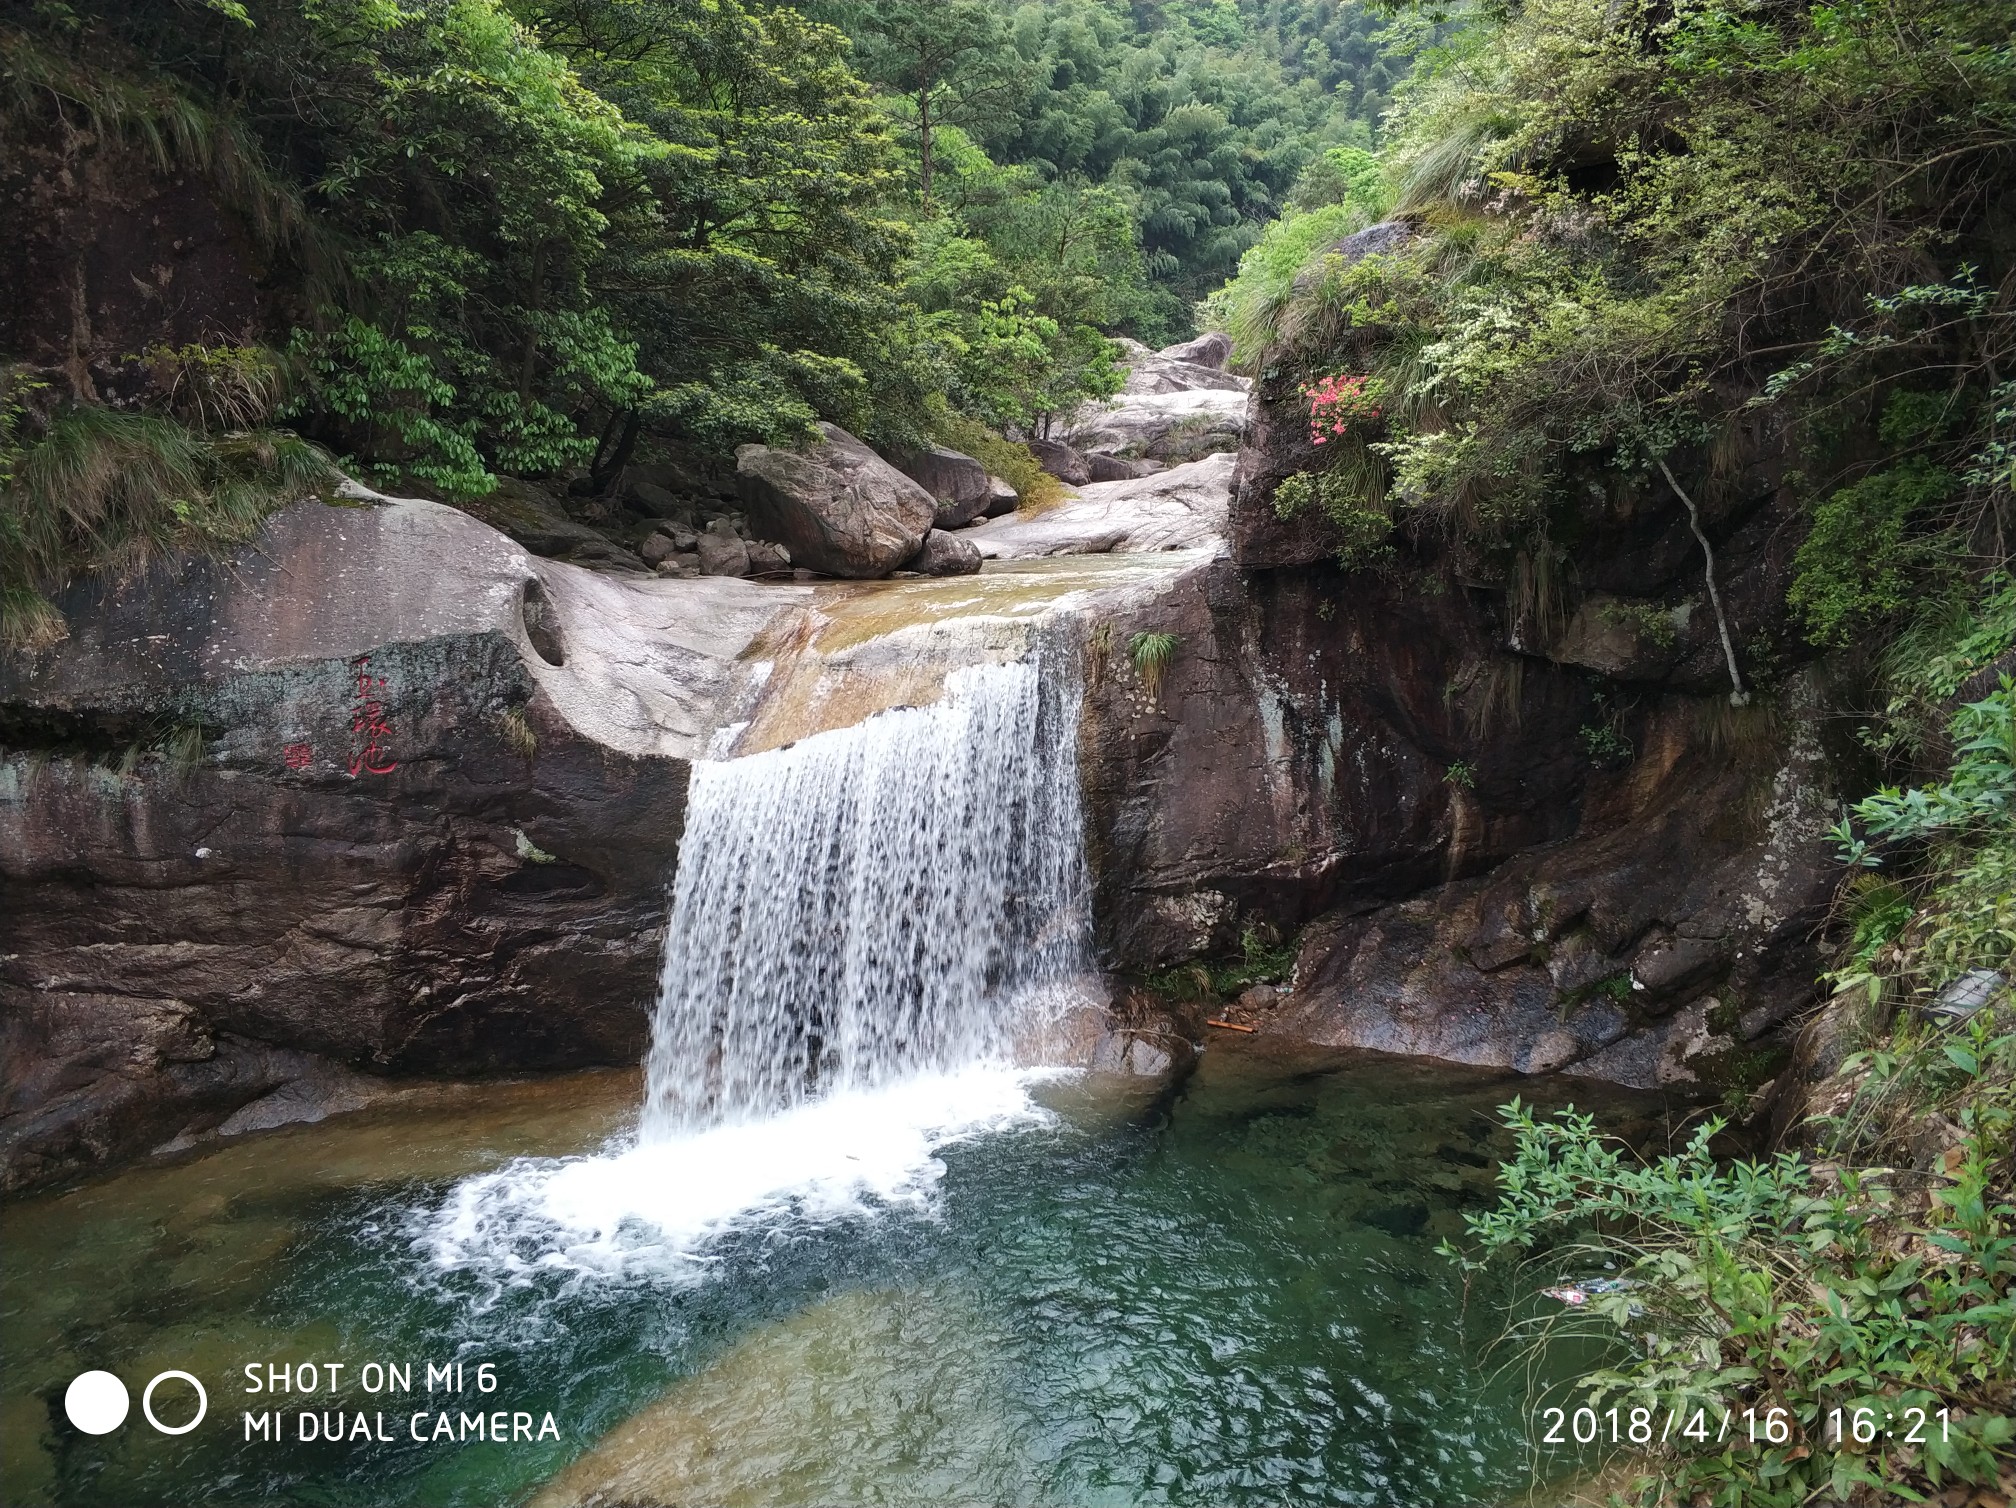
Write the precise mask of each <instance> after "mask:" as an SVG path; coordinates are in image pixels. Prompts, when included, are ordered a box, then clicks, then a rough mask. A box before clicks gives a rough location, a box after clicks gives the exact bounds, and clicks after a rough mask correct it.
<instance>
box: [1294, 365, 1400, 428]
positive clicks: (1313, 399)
mask: <svg viewBox="0 0 2016 1508" xmlns="http://www.w3.org/2000/svg"><path fill="white" fill-rule="evenodd" d="M1385 392H1386V390H1385V384H1384V383H1382V382H1380V380H1379V379H1378V378H1376V377H1358V376H1353V375H1352V374H1350V373H1348V372H1338V373H1334V374H1333V375H1331V376H1328V377H1318V378H1317V379H1316V380H1315V381H1314V382H1305V383H1303V384H1302V396H1303V397H1305V398H1307V399H1308V400H1309V443H1310V444H1312V445H1327V444H1328V443H1329V442H1330V441H1331V440H1332V439H1333V438H1335V437H1339V436H1343V435H1348V434H1349V433H1350V432H1351V429H1352V426H1353V425H1368V426H1369V425H1371V424H1373V423H1376V422H1377V421H1378V418H1379V415H1380V414H1381V412H1383V410H1382V409H1381V408H1380V400H1381V399H1383V398H1384V397H1385Z"/></svg>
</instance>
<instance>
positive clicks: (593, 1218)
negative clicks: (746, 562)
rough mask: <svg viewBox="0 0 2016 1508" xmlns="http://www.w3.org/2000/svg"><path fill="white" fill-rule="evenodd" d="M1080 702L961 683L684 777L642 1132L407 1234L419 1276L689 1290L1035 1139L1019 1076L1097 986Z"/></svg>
mask: <svg viewBox="0 0 2016 1508" xmlns="http://www.w3.org/2000/svg"><path fill="white" fill-rule="evenodd" d="M1078 701H1079V693H1078V688H1077V682H1076V679H1075V677H1072V676H1057V675H1045V674H1043V666H1042V665H1041V664H1040V663H1038V662H1036V661H1025V662H1022V663H1016V664H1006V665H997V664H988V663H983V664H977V665H969V666H967V667H965V668H962V669H960V670H957V671H954V672H952V673H951V674H950V675H948V676H947V677H946V678H945V694H944V696H943V698H942V699H941V700H939V701H938V702H935V703H933V704H932V705H931V706H928V707H903V708H897V709H895V710H893V711H888V712H883V713H881V714H879V715H877V716H875V717H872V718H869V719H868V720H867V721H865V722H862V723H858V724H856V725H854V726H852V727H849V728H842V729H839V730H836V731H833V732H827V733H819V734H815V735H813V736H811V737H809V738H805V739H802V740H801V741H799V742H798V743H796V744H793V745H789V746H787V747H784V748H780V749H774V750H770V751H768V752H766V753H761V754H751V755H747V756H744V757H743V758H740V759H726V760H707V761H700V762H696V763H695V765H694V767H693V779H692V785H691V788H690V790H689V793H688V800H687V818H686V832H685V835H684V837H683V838H682V839H681V842H680V851H679V871H678V875H677V878H676V879H675V881H674V884H673V890H672V902H671V919H670V925H669V928H668V932H667V938H666V944H665V961H664V967H663V969H662V971H661V975H660V981H659V989H658V1005H657V1013H656V1016H655V1018H654V1020H653V1025H652V1042H651V1052H650V1056H649V1058H648V1059H647V1060H646V1064H645V1106H644V1114H643V1118H642V1121H641V1123H640V1125H639V1127H638V1131H637V1134H636V1136H635V1137H634V1138H630V1137H619V1138H618V1139H617V1140H615V1141H613V1142H611V1143H610V1144H609V1145H608V1146H606V1147H604V1148H603V1149H602V1150H600V1151H599V1152H596V1153H592V1154H589V1155H585V1156H577V1157H566V1158H536V1157H535V1158H515V1159H513V1160H512V1161H511V1162H509V1163H507V1164H505V1165H504V1166H503V1167H502V1168H499V1169H497V1170H495V1171H494V1172H488V1173H480V1174H476V1175H473V1176H471V1177H469V1178H465V1179H463V1180H462V1181H461V1182H460V1183H459V1184H457V1185H456V1186H455V1188H454V1189H453V1190H452V1191H450V1193H449V1194H448V1196H447V1197H446V1199H444V1200H443V1201H441V1202H440V1203H439V1204H431V1203H430V1204H429V1205H428V1206H426V1207H423V1208H420V1209H417V1210H415V1211H414V1212H413V1213H412V1217H411V1218H412V1226H411V1237H412V1239H413V1241H414V1244H415V1245H416V1247H418V1248H419V1249H420V1250H421V1251H423V1252H425V1253H426V1255H427V1256H428V1258H429V1270H430V1271H432V1272H437V1273H453V1272H475V1273H478V1274H480V1275H481V1276H482V1277H483V1279H484V1281H485V1283H486V1284H488V1285H490V1286H489V1288H488V1293H489V1294H490V1295H491V1297H489V1298H486V1299H485V1300H484V1302H486V1303H487V1302H491V1301H493V1299H494V1296H495V1295H498V1294H501V1293H503V1292H505V1291H506V1290H507V1289H509V1288H512V1287H517V1286H521V1285H525V1284H532V1283H542V1282H550V1281H553V1280H556V1279H558V1280H563V1281H574V1280H576V1279H579V1278H585V1277H590V1276H593V1275H598V1274H602V1275H608V1274H634V1273H638V1272H651V1273H655V1274H657V1275H659V1276H660V1277H662V1278H668V1279H672V1280H675V1281H680V1282H696V1281H701V1280H702V1279H703V1278H704V1275H705V1274H706V1273H707V1271H708V1270H709V1267H708V1258H707V1257H706V1255H705V1249H706V1248H707V1246H708V1244H709V1243H711V1242H713V1241H715V1240H716V1239H718V1238H719V1237H720V1236H721V1235H722V1234H723V1233H724V1232H726V1231H729V1230H732V1229H736V1228H744V1227H748V1226H749V1225H751V1224H752V1223H760V1222H766V1221H777V1220H793V1221H815V1222H817V1221H825V1220H833V1219H854V1218H874V1217H876V1216H877V1215H878V1214H879V1213H881V1212H885V1211H889V1210H894V1209H900V1208H909V1207H916V1206H918V1205H921V1204H923V1203H925V1202H926V1201H928V1199H929V1197H930V1195H931V1190H932V1189H933V1188H934V1187H935V1186H936V1184H937V1182H938V1180H939V1179H940V1178H941V1177H942V1176H943V1175H944V1172H945V1164H944V1162H943V1161H942V1160H941V1159H940V1157H939V1155H938V1154H939V1153H940V1151H941V1150H942V1149H944V1148H945V1147H947V1146H949V1145H951V1144H953V1143H955V1142H958V1141H961V1140H964V1139H966V1138H968V1137H971V1136H976V1135H981V1134H986V1133H990V1132H999V1131H1006V1130H1008V1129H1010V1128H1013V1127H1017V1126H1029V1125H1035V1124H1043V1123H1045V1122H1046V1121H1047V1119H1048V1114H1049V1113H1048V1112H1047V1111H1045V1110H1043V1109H1042V1108H1041V1107H1040V1106H1039V1105H1037V1104H1036V1102H1035V1101H1034V1100H1033V1099H1032V1098H1031V1096H1030V1093H1029V1089H1030V1086H1031V1084H1032V1082H1033V1080H1034V1079H1035V1078H1036V1077H1038V1076H1040V1070H1032V1069H1031V1068H1029V1067H1025V1066H1017V1065H1018V1062H1019V1063H1021V1064H1027V1063H1029V1062H1030V1061H1031V1059H1032V1058H1033V1059H1035V1060H1036V1061H1039V1062H1040V1061H1041V1046H1040V1041H1041V1037H1042V1035H1043V1028H1044V1027H1045V1026H1046V1025H1049V1024H1051V1023H1053V1022H1054V1021H1056V1020H1057V1019H1058V1018H1059V1017H1060V1016H1061V1015H1062V1014H1063V1012H1064V1011H1065V1010H1066V1009H1067V1008H1068V1007H1069V1006H1070V1005H1072V1004H1074V1003H1077V1002H1078V1001H1079V1000H1080V999H1082V998H1084V997H1083V996H1082V995H1081V993H1080V990H1079V989H1077V988H1074V984H1075V983H1078V982H1079V981H1081V976H1084V975H1085V974H1087V973H1088V972H1089V968H1090V964H1089V959H1090V947H1089V942H1088V934H1089V919H1088V913H1089V894H1090V885H1089V882H1088V880H1087V876H1086V868H1085V857H1084V849H1083V842H1082V827H1081V823H1080V818H1079V810H1078V767H1077V752H1076V742H1077V733H1078ZM1032 1042H1035V1043H1037V1044H1038V1045H1037V1046H1036V1048H1035V1050H1034V1051H1033V1052H1032V1051H1030V1050H1028V1048H1029V1044H1031V1043H1032ZM1018 1049H1021V1050H1020V1051H1018Z"/></svg>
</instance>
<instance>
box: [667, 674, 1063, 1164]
mask: <svg viewBox="0 0 2016 1508" xmlns="http://www.w3.org/2000/svg"><path fill="white" fill-rule="evenodd" d="M1076 702H1077V698H1076V696H1075V695H1072V694H1068V693H1060V691H1059V689H1058V688H1057V686H1056V685H1055V682H1054V681H1053V680H1046V678H1045V677H1043V676H1042V675H1041V674H1039V669H1038V666H1037V664H1035V663H1034V662H1023V663H1020V664H1009V665H977V666H971V667H968V668H966V669H964V670H960V671H956V672H954V673H953V674H952V675H951V676H949V677H947V679H946V683H945V696H944V699H943V700H942V701H939V702H938V703H936V704H934V705H932V706H928V707H906V708H899V709H896V710H893V711H889V712H884V713H882V714H881V715H879V716H877V717H873V718H870V719H869V720H868V721H866V722H864V723H861V724H859V725H857V726H855V727H852V728H844V729H840V730H838V731H836V732H831V733H824V734H820V735H818V736H817V737H814V738H810V739H807V740H805V741H804V742H802V743H799V744H795V745H792V746H790V747H787V748H782V749H775V750H771V751H769V752H767V753H762V754H755V755H750V756H748V757H746V758H742V759H732V760H725V761H718V762H703V763H701V764H697V765H695V767H694V770H693V779H692V785H691V787H690V790H689V793H688V797H687V825H686V834H685V837H684V839H683V840H682V841H681V844H680V859H679V872H678V879H677V881H676V884H675V887H674V891H673V900H672V914H671V921H670V926H669V929H668V936H667V940H666V946H665V963H664V970H663V974H662V977H661V979H660V981H659V989H658V1009H657V1015H656V1019H655V1021H654V1024H653V1038H652V1047H651V1055H650V1059H649V1062H648V1068H647V1098H646V1103H645V1110H644V1120H643V1126H642V1135H643V1136H644V1137H645V1138H646V1139H659V1140H662V1139H664V1138H666V1137H671V1136H677V1135H682V1134H690V1133H691V1132H693V1131H696V1130H700V1129H702V1128H705V1127H707V1126H710V1125H717V1124H721V1123H724V1122H733V1121H738V1120H749V1119H752V1118H760V1117H764V1116H768V1115H773V1114H776V1113H777V1112H779V1111H782V1110H786V1109H788V1108H790V1107H792V1106H794V1105H798V1104H802V1103H803V1102H805V1101H806V1100H807V1099H809V1098H812V1097H814V1096H819V1095H827V1094H832V1093H838V1092H844V1091H850V1090H863V1089H871V1088H876V1087H879V1086H883V1085H886V1084H889V1083H891V1082H893V1081H895V1080H898V1079H902V1078H905V1077H908V1076H910V1075H913V1074H916V1073H918V1072H922V1071H928V1070H936V1071H941V1072H942V1071H946V1070H950V1069H955V1068H958V1067H961V1066H963V1065H966V1064H972V1063H978V1062H985V1061H990V1060H1000V1059H1003V1058H1005V1057H1006V1055H1007V1053H1008V1051H1009V1048H1010V1045H1011V1039H1012V1038H1013V1037H1015V1036H1016V1035H1017V1034H1018V1033H1020V1032H1022V1031H1025V1030H1026V1029H1027V1028H1028V1027H1029V1026H1031V1025H1032V1024H1035V1023H1039V1022H1040V1021H1041V1020H1042V1019H1044V1018H1045V1017H1048V1016H1050V1015H1053V1014H1054V1013H1055V1011H1056V1009H1057V1006H1058V1004H1059V1001H1060V997H1061V994H1062V992H1063V990H1064V989H1065V988H1066V987H1067V985H1068V983H1069V981H1070V980H1071V979H1072V978H1073V977H1074V976H1076V975H1078V974H1079V973H1081V972H1082V971H1083V969H1084V967H1085V956H1086V948H1085V933H1086V907H1085V902H1086V890H1087V886H1086V883H1085V863H1084V857H1083V843H1082V834H1081V828H1080V820H1079V811H1078V787H1077V778H1076V773H1077V764H1076V757H1075V750H1074V744H1075V742H1076V737H1077V710H1078V709H1077V705H1076Z"/></svg>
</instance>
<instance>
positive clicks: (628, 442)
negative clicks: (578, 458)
mask: <svg viewBox="0 0 2016 1508" xmlns="http://www.w3.org/2000/svg"><path fill="white" fill-rule="evenodd" d="M643 428H644V416H643V415H642V414H640V413H639V412H638V411H637V410H636V409H634V408H633V409H630V410H628V411H627V412H626V413H625V414H624V415H623V436H622V438H621V439H619V440H618V441H617V442H616V449H615V450H614V451H613V452H612V453H611V454H610V456H609V458H608V459H607V460H606V461H605V460H603V458H602V456H601V455H600V453H599V451H600V447H599V446H598V447H597V451H598V453H597V455H596V457H595V461H594V464H593V465H591V466H590V467H589V469H588V481H589V484H590V485H591V486H592V487H593V489H594V491H595V493H596V495H597V496H600V495H601V494H603V493H605V492H607V491H608V490H609V488H610V487H611V485H613V484H614V482H615V480H616V478H617V477H619V476H621V475H622V474H623V468H624V467H625V466H628V465H629V464H630V457H631V456H632V455H634V454H635V453H636V450H637V436H638V435H639V433H641V432H642V430H643Z"/></svg>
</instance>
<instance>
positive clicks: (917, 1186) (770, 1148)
mask: <svg viewBox="0 0 2016 1508" xmlns="http://www.w3.org/2000/svg"><path fill="white" fill-rule="evenodd" d="M1055 1074H1056V1071H1055V1070H1032V1069H1018V1068H1013V1067H1009V1066H1006V1065H1002V1064H975V1065H969V1066H968V1067H966V1068H963V1069H958V1070H955V1071H952V1072H948V1073H927V1074H920V1075H917V1076H915V1077H912V1078H909V1079H905V1080H903V1081H901V1082H899V1083H895V1084H890V1085H885V1086H882V1087H879V1088H875V1089H867V1090H842V1091H839V1092H836V1093H834V1094H832V1095H829V1096H827V1097H825V1098H822V1099H817V1100H813V1101H809V1102H807V1103H805V1104H801V1105H798V1106H796V1107H794V1108H793V1109H790V1110H787V1111H785V1112H783V1113H781V1114H778V1115H773V1116H769V1117H766V1118H763V1119H759V1120H747V1121H739V1122H732V1123H729V1124H725V1125H716V1126H712V1127H709V1128H708V1129H706V1130H702V1131H697V1132H693V1133H691V1134H689V1135H686V1136H679V1137H673V1138H670V1139H665V1140H655V1139H654V1140H649V1141H644V1142H633V1143H630V1144H629V1145H626V1146H621V1147H616V1148H611V1149H610V1150H607V1151H605V1152H602V1153H599V1154H596V1155H594V1156H586V1157H570V1158H531V1157H527V1158H518V1159H516V1160H515V1161H513V1162H511V1163H508V1164H507V1165H505V1166H504V1167H503V1168H500V1169H499V1170H497V1171H496V1172H494V1173H485V1174H481V1175H478V1176H476V1177H473V1178H467V1179H464V1180H463V1181H462V1182H461V1183H460V1184H458V1185H457V1186H456V1187H455V1188H454V1189H453V1190H451V1191H450V1193H449V1195H448V1198H447V1199H446V1200H445V1201H444V1202H443V1203H442V1204H441V1205H440V1206H439V1207H437V1208H435V1209H432V1210H428V1211H424V1212H422V1214H421V1218H420V1221H419V1224H418V1230H417V1232H416V1235H417V1241H416V1244H417V1245H418V1246H419V1247H420V1248H421V1249H422V1251H423V1252H425V1254H426V1255H427V1256H428V1257H429V1258H430V1259H431V1262H432V1264H433V1266H434V1267H435V1269H436V1270H437V1271H456V1270H476V1271H479V1272H481V1273H483V1274H484V1275H485V1276H486V1277H488V1278H490V1279H491V1280H492V1281H493V1282H496V1283H498V1284H501V1285H504V1286H513V1285H516V1284H519V1283H523V1282H529V1281H532V1280H534V1279H535V1278H537V1277H539V1276H540V1275H542V1274H544V1275H548V1276H552V1275H565V1276H584V1277H585V1276H608V1277H619V1276H650V1277H655V1278H661V1279H662V1278H670V1279H675V1280H677V1279H697V1278H698V1277H700V1276H702V1275H703V1274H704V1273H705V1271H706V1270H707V1266H708V1262H709V1257H708V1247H709V1246H710V1245H711V1244H713V1243H714V1242H715V1241H716V1240H718V1238H720V1237H721V1236H722V1235H724V1234H725V1233H727V1232H729V1231H732V1230H736V1229H745V1228H748V1227H750V1226H752V1225H760V1224H765V1223H774V1222H778V1221H789V1222H791V1223H793V1224H799V1225H804V1224H826V1223H832V1222H835V1221H841V1220H850V1219H857V1220H866V1219H874V1218H877V1217H879V1216H882V1215H885V1214H887V1213H888V1212H890V1211H892V1210H928V1209H929V1208H930V1207H931V1203H932V1197H933V1195H934V1193H935V1191H936V1189H937V1187H938V1184H939V1181H940V1180H941V1179H942V1178H943V1176H944V1173H945V1164H944V1162H943V1161H941V1160H940V1158H939V1156H938V1154H939V1153H940V1152H941V1151H942V1150H944V1149H945V1148H946V1147H948V1146H950V1145H952V1144H954V1143H956V1142H960V1141H965V1140H969V1139H971V1138H973V1137H976V1136H980V1135H986V1134H991V1133H997V1132H1003V1131H1007V1130H1010V1129H1013V1128H1016V1127H1029V1126H1037V1125H1043V1124H1047V1123H1049V1122H1050V1121H1051V1120H1052V1119H1053V1117H1052V1116H1051V1114H1050V1112H1049V1111H1047V1110H1045V1109H1043V1108H1042V1107H1041V1106H1040V1105H1038V1104H1037V1103H1036V1101H1035V1100H1034V1099H1033V1098H1032V1097H1031V1094H1030V1090H1031V1087H1032V1086H1033V1085H1034V1084H1035V1083H1036V1082H1038V1081H1040V1080H1042V1079H1045V1078H1049V1077H1054V1076H1055Z"/></svg>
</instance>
